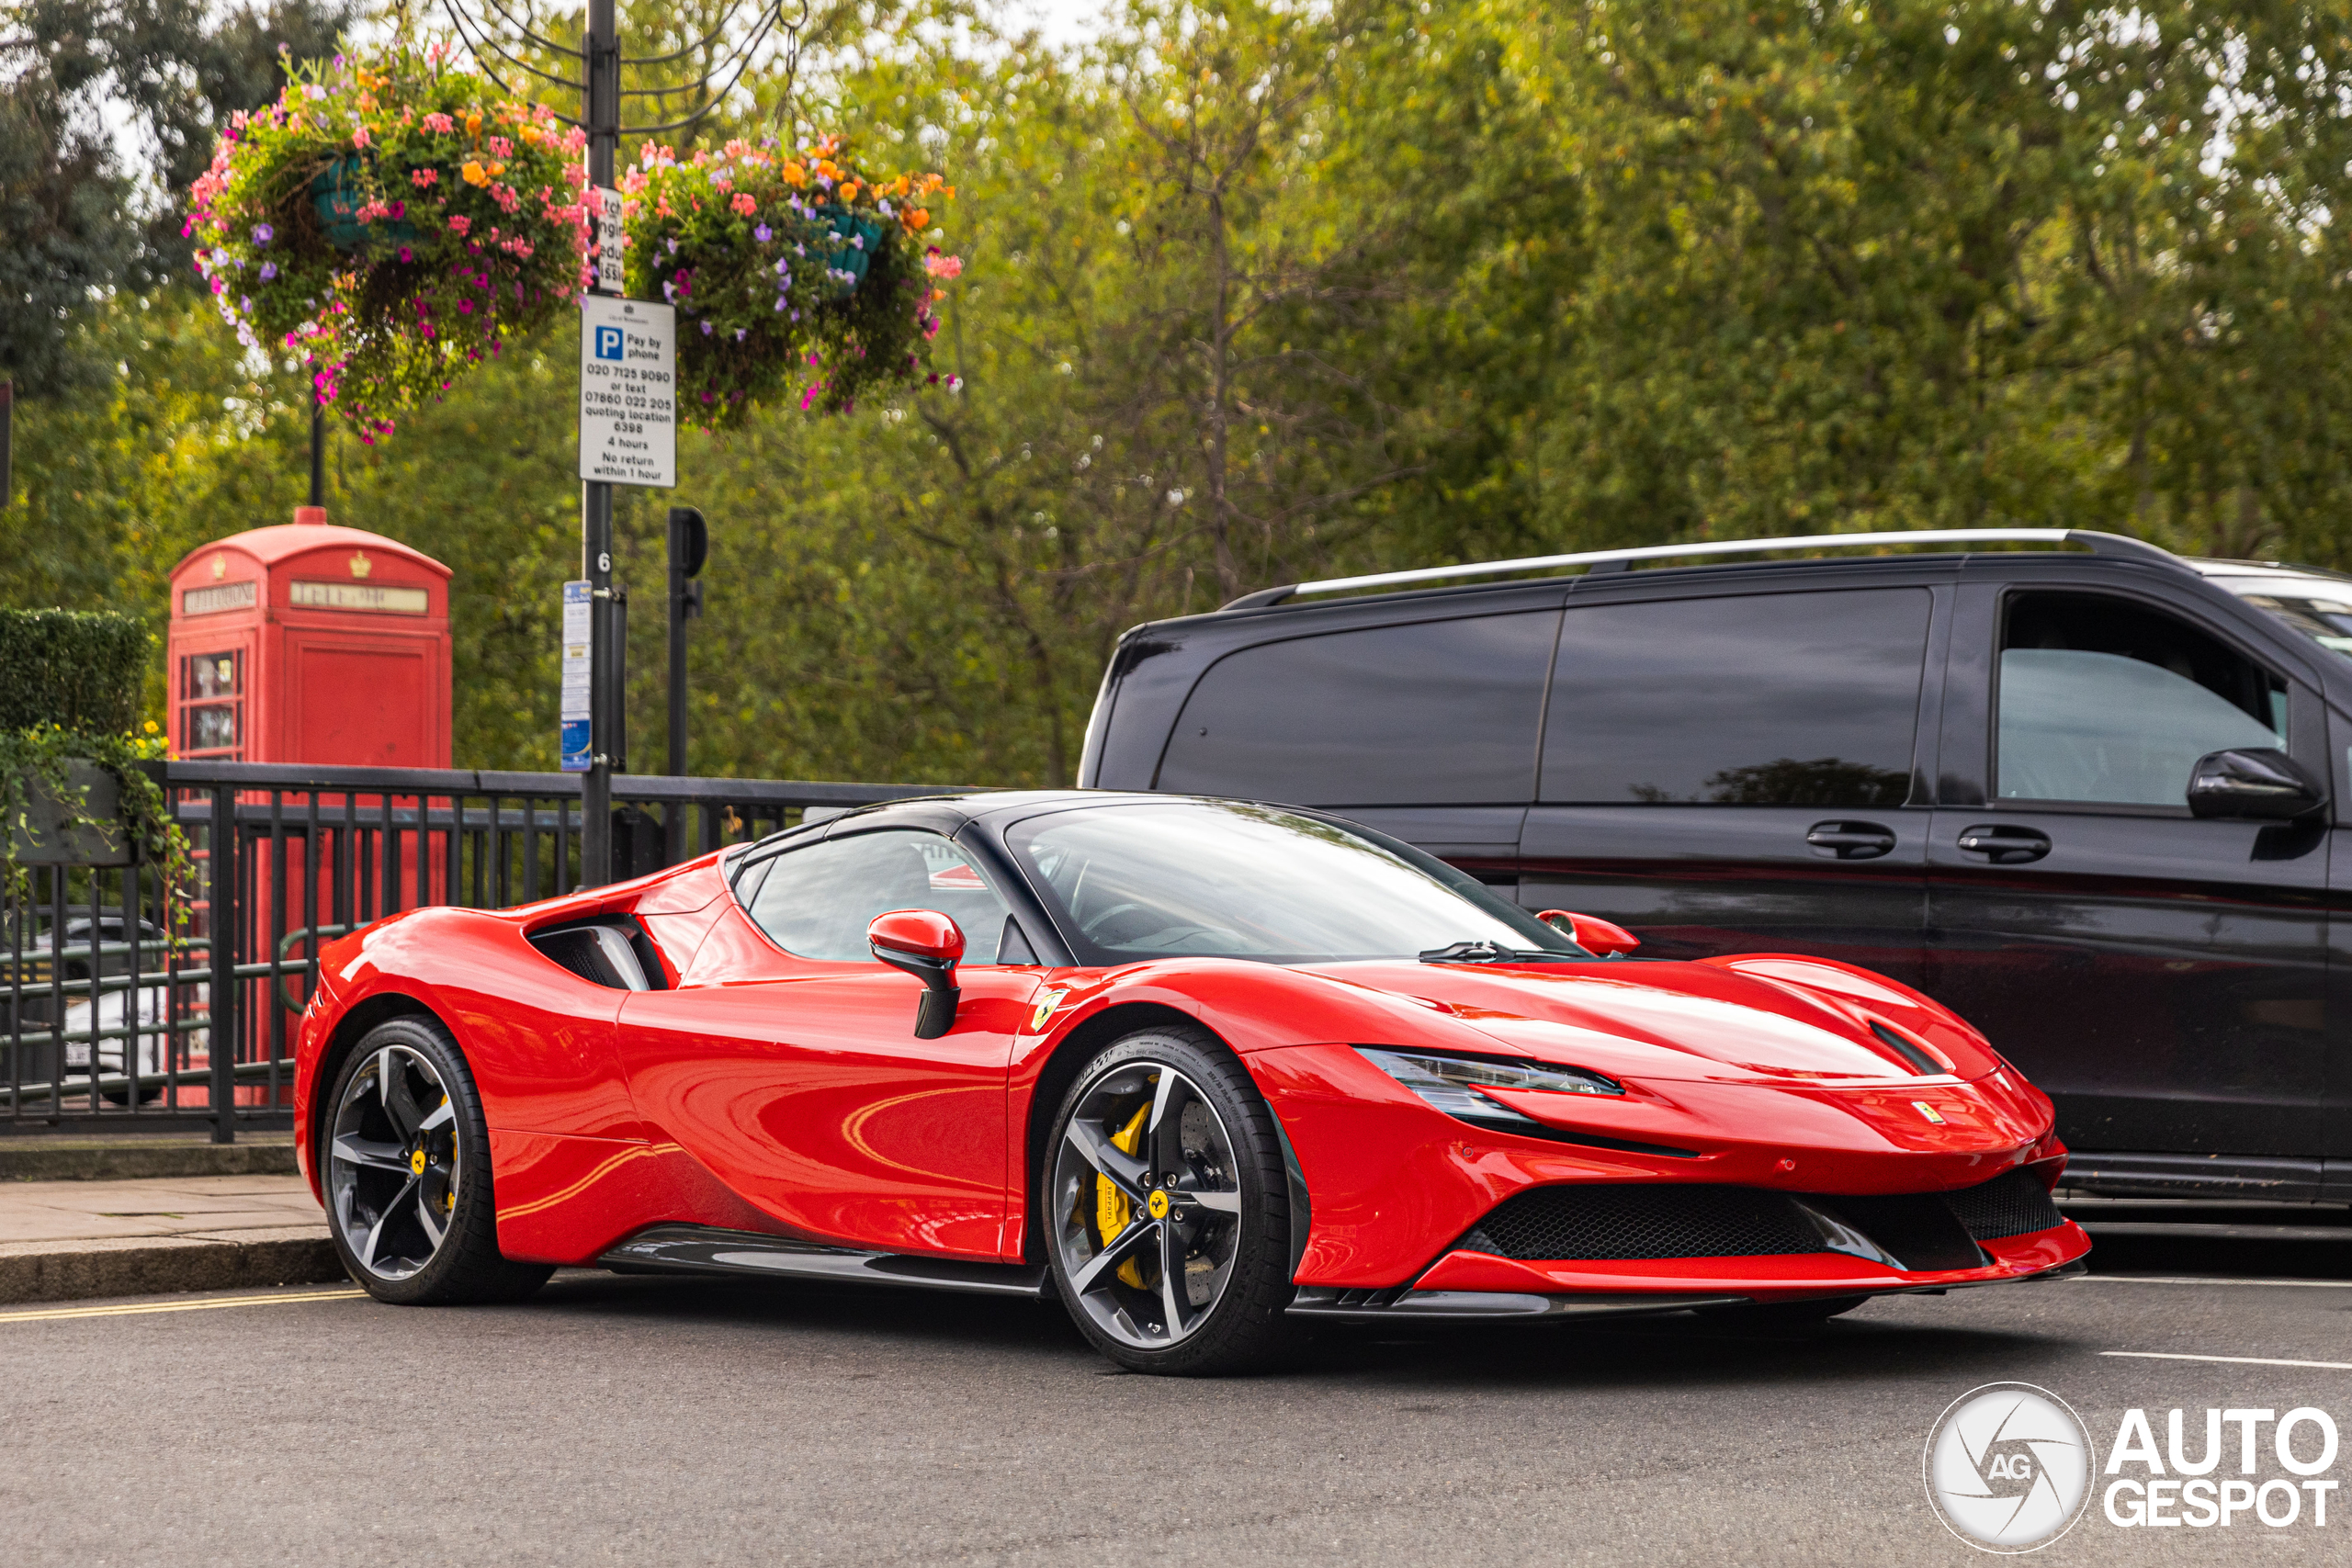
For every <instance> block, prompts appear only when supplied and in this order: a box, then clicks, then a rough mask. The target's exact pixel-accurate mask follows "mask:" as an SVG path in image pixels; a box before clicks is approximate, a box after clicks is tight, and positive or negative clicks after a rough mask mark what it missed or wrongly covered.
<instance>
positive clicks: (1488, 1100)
mask: <svg viewBox="0 0 2352 1568" xmlns="http://www.w3.org/2000/svg"><path fill="white" fill-rule="evenodd" d="M1356 1051H1357V1053H1358V1054H1359V1055H1362V1056H1363V1058H1364V1059H1365V1060H1366V1061H1368V1062H1370V1063H1371V1064H1372V1065H1373V1066H1376V1067H1378V1068H1379V1069H1380V1070H1381V1071H1382V1072H1384V1073H1386V1074H1387V1075H1388V1076H1389V1077H1392V1078H1395V1079H1396V1080H1397V1082H1398V1083H1400V1084H1403V1085H1404V1086H1405V1087H1406V1088H1407V1089H1411V1090H1412V1091H1413V1092H1414V1093H1415V1094H1418V1095H1419V1096H1420V1097H1421V1098H1422V1099H1423V1100H1427V1101H1428V1102H1429V1103H1430V1105H1432V1106H1434V1107H1435V1108H1436V1109H1438V1110H1440V1111H1444V1112H1445V1113H1446V1114H1447V1115H1448V1116H1452V1117H1454V1118H1457V1119H1458V1120H1461V1121H1464V1122H1476V1123H1477V1124H1479V1125H1481V1126H1487V1127H1498V1128H1504V1129H1510V1128H1514V1127H1521V1128H1524V1127H1539V1126H1541V1125H1543V1123H1541V1122H1537V1121H1536V1120H1535V1119H1534V1118H1533V1117H1532V1116H1523V1115H1521V1113H1520V1112H1518V1111H1514V1110H1512V1109H1511V1108H1510V1106H1508V1105H1505V1104H1504V1103H1503V1102H1502V1101H1501V1100H1496V1099H1494V1098H1493V1097H1491V1096H1489V1095H1486V1094H1482V1093H1480V1092H1479V1091H1480V1090H1481V1089H1529V1090H1534V1091H1536V1092H1539V1093H1545V1094H1608V1095H1622V1094H1623V1093H1624V1092H1625V1088H1624V1086H1623V1084H1620V1083H1616V1082H1613V1081H1611V1079H1608V1078H1605V1077H1601V1076H1600V1074H1599V1073H1594V1072H1588V1071H1586V1070H1585V1069H1584V1068H1582V1067H1558V1066H1550V1065H1548V1064H1537V1063H1534V1062H1498V1061H1492V1060H1488V1059H1486V1058H1482V1057H1477V1056H1440V1055H1431V1054H1430V1053H1428V1052H1425V1051H1395V1050H1390V1049H1388V1048H1386V1047H1385V1046H1377V1045H1359V1046H1357V1047H1356Z"/></svg>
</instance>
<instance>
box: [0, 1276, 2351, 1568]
mask: <svg viewBox="0 0 2352 1568" xmlns="http://www.w3.org/2000/svg"><path fill="white" fill-rule="evenodd" d="M2100 1256H2101V1260H2102V1265H2103V1267H2105V1268H2106V1269H2109V1270H2110V1272H2108V1273H2105V1274H2102V1275H2099V1276H2097V1277H2094V1278H2092V1279H2088V1280H2079V1281H2071V1282H2065V1283H2059V1284H2052V1285H2041V1286H2015V1287H2008V1288H2005V1289H1996V1290H1985V1291H1977V1292H1962V1293H1959V1294H1954V1295H1951V1296H1947V1297H1941V1298H1935V1297H1912V1298H1898V1299H1891V1300H1881V1301H1876V1302H1872V1303H1870V1304H1869V1305H1867V1306H1865V1307H1863V1308H1862V1309H1861V1310H1860V1311H1859V1312H1857V1313H1855V1314H1852V1315H1851V1316H1850V1317H1849V1318H1846V1319H1842V1320H1840V1321H1838V1323H1836V1324H1834V1325H1830V1326H1829V1327H1828V1328H1826V1330H1824V1331H1821V1332H1819V1333H1818V1334H1816V1335H1813V1336H1799V1337H1770V1336H1762V1337H1759V1336H1747V1335H1741V1334H1736V1333H1726V1332H1724V1331H1722V1330H1720V1329H1717V1328H1714V1327H1711V1326H1708V1325H1703V1324H1702V1323H1700V1322H1699V1321H1697V1320H1695V1319H1691V1318H1688V1317H1684V1318H1678V1319H1659V1320H1652V1321H1649V1322H1646V1323H1643V1324H1638V1325H1621V1326H1617V1327H1611V1328H1600V1327H1592V1326H1587V1327H1582V1328H1573V1329H1551V1330H1544V1331H1521V1332H1515V1333H1498V1332H1494V1331H1486V1332H1479V1333H1468V1332H1456V1333H1451V1334H1446V1335H1441V1336H1422V1337H1412V1338H1402V1337H1389V1336H1376V1335H1357V1336H1352V1337H1344V1338H1335V1339H1332V1340H1329V1341H1328V1342H1326V1343H1324V1344H1322V1345H1321V1346H1319V1347H1318V1348H1317V1349H1316V1350H1315V1351H1314V1352H1313V1353H1312V1354H1311V1355H1310V1357H1309V1358H1308V1359H1306V1362H1305V1363H1303V1364H1302V1365H1301V1366H1300V1367H1299V1368H1298V1369H1296V1370H1295V1371H1290V1372H1287V1373H1284V1374H1283V1375H1279V1376H1266V1377H1258V1378H1251V1379H1246V1380H1235V1381H1227V1382H1187V1381H1176V1380H1162V1379H1154V1378H1146V1377H1136V1376H1129V1375H1125V1374H1120V1373H1116V1372H1114V1371H1112V1370H1111V1369H1110V1368H1109V1367H1108V1366H1107V1364H1106V1363H1104V1362H1102V1361H1100V1360H1098V1359H1096V1358H1095V1357H1094V1356H1093V1355H1092V1354H1091V1352H1090V1351H1089V1350H1088V1349H1087V1348H1085V1347H1084V1346H1083V1344H1081V1343H1080V1341H1079V1339H1078V1337H1077V1336H1076V1334H1075V1333H1074V1331H1072V1330H1071V1329H1070V1328H1069V1326H1068V1325H1067V1323H1066V1322H1064V1321H1062V1320H1061V1319H1059V1318H1058V1317H1057V1315H1056V1314H1052V1313H1050V1312H1048V1311H1046V1310H1043V1309H1039V1308H1033V1307H1028V1306H1024V1305H1022V1304H1018V1303H1001V1302H991V1301H985V1300H974V1299H966V1298H958V1297H952V1296H937V1295H928V1294H919V1293H914V1292H904V1293H899V1292H857V1291H851V1290H846V1289H816V1288H785V1287H779V1286H775V1285H770V1284H766V1283H756V1284H736V1283H734V1282H732V1281H721V1282H715V1283H705V1282H700V1281H673V1280H646V1279H621V1278H616V1277H611V1276H605V1275H598V1274H591V1273H577V1274H573V1273H567V1274H564V1275H561V1276H559V1277H558V1279H557V1280H555V1281H554V1282H553V1283H552V1284H550V1285H549V1286H548V1289H547V1290H546V1291H545V1292H543V1293H542V1295H541V1296H540V1297H539V1298H538V1299H537V1300H536V1301H535V1302H533V1303H528V1304H526V1305H523V1306H519V1307H505V1308H496V1309H467V1310H448V1309H445V1310H403V1309H396V1308H389V1307H381V1306H378V1305H375V1304H374V1303H369V1302H368V1301H366V1300H364V1299H357V1298H355V1297H351V1296H348V1295H343V1294H339V1293H334V1292H326V1293H323V1294H322V1292H323V1291H324V1288H322V1287H310V1288H307V1289H303V1290H297V1291H285V1292H261V1293H258V1294H255V1295H252V1296H246V1297H240V1298H234V1299H235V1300H236V1301H237V1302H238V1303H239V1304H236V1305H231V1306H221V1307H213V1306H199V1307H197V1308H196V1309H195V1310H187V1309H188V1308H189V1307H190V1306H191V1305H192V1303H197V1302H205V1301H218V1300H222V1299H228V1298H218V1297H212V1298H187V1297H180V1298H171V1297H164V1298H150V1299H147V1300H145V1301H141V1302H132V1303H119V1304H116V1305H114V1306H111V1307H110V1306H108V1305H107V1304H103V1303H76V1304H75V1305H74V1306H71V1307H60V1308H50V1309H41V1310H42V1311H43V1312H44V1313H45V1314H49V1315H38V1316H26V1315H22V1311H21V1310H20V1309H10V1310H9V1311H8V1312H6V1313H0V1455H5V1464H0V1561H6V1562H17V1563H25V1564H36V1563H71V1564H74V1568H95V1565H97V1564H101V1563H110V1562H135V1563H141V1564H153V1563H216V1562H222V1563H225V1562H268V1563H273V1564H286V1563H306V1564H307V1563H343V1562H352V1563H368V1564H384V1565H391V1564H400V1565H402V1568H410V1565H424V1564H438V1563H459V1562H462V1563H467V1564H483V1563H507V1562H566V1563H569V1562H631V1563H645V1564H659V1565H662V1568H671V1565H673V1564H684V1563H703V1562H711V1563H730V1564H731V1563H828V1564H831V1563H840V1564H851V1563H856V1564H864V1563H875V1562H922V1563H933V1562H936V1563H950V1562H953V1563H964V1562H973V1563H996V1562H1004V1563H1013V1562H1020V1563H1070V1564H1085V1565H1087V1568H1106V1565H1114V1564H1119V1565H1125V1564H1158V1563H1184V1564H1198V1565H1208V1564H1218V1565H1223V1564H1250V1563H1285V1564H1287V1563H1327V1562H1329V1563H1349V1564H1357V1563H1365V1562H1382V1563H1388V1562H1397V1563H1465V1564H1471V1563H1475V1564H1478V1565H1480V1568H1487V1565H1504V1564H1517V1563H1546V1564H1548V1563H1569V1562H1600V1563H1609V1564H1612V1565H1627V1564H1645V1563H1732V1562H1739V1563H1751V1562H1764V1563H1779V1562H1805V1563H1815V1562H1818V1563H1837V1564H1859V1563H1889V1562H1955V1563H1957V1562H1982V1561H1986V1559H1985V1558H1982V1557H1980V1556H1979V1555H1978V1554H1977V1553H1976V1552H1975V1551H1973V1550H1971V1549H1970V1548H1968V1547H1965V1546H1963V1545H1962V1544H1961V1543H1960V1542H1959V1540H1957V1539H1955V1538H1954V1537H1952V1536H1951V1535H1950V1534H1949V1533H1947V1532H1946V1530H1945V1529H1944V1528H1943V1527H1942V1526H1941V1525H1940V1524H1939V1521H1938V1520H1937V1518H1936V1517H1935V1516H1934V1515H1933V1514H1932V1513H1931V1512H1930V1510H1929V1508H1928V1506H1927V1504H1926V1502H1925V1500H1924V1496H1923V1492H1922V1486H1921V1479H1920V1459H1921V1451H1922V1446H1923V1443H1924V1441H1925V1439H1926V1438H1927V1435H1928V1428H1929V1427H1930V1425H1931V1423H1932V1422H1933V1421H1934V1420H1935V1418H1936V1416H1938V1414H1939V1412H1940V1411H1942V1410H1943V1409H1944V1407H1945V1406H1946V1405H1947V1404H1949V1403H1950V1402H1951V1401H1952V1400H1953V1399H1954V1398H1956V1397H1957V1396H1959V1395H1960V1394H1962V1393H1964V1392H1966V1391H1967V1390H1969V1389H1971V1388H1973V1387H1974V1386H1976V1385H1978V1384H1982V1383H1985V1382H1995V1381H2002V1380H2019V1381H2025V1382H2034V1383H2038V1384H2040V1385H2041V1386H2043V1387H2045V1388H2048V1389H2050V1390H2052V1392H2054V1393H2057V1394H2059V1395H2060V1396H2061V1397H2062V1398H2063V1399H2064V1400H2065V1401H2067V1402H2068V1403H2069V1404H2072V1405H2073V1407H2074V1408H2075V1410H2076V1411H2078V1412H2079V1413H2080V1414H2081V1416H2083V1418H2084V1420H2085V1422H2086V1425H2087V1427H2088V1428H2089V1431H2090V1433H2091V1436H2092V1438H2093V1440H2094V1442H2095V1444H2096V1445H2097V1446H2098V1450H2099V1452H2100V1454H2101V1456H2102V1458H2104V1456H2105V1455H2106V1454H2107V1452H2108V1451H2109V1449H2110V1447H2111V1446H2112V1445H2113V1443H2114V1440H2115V1438H2116V1435H2117V1432H2118V1427H2119V1423H2120V1419H2121V1417H2122V1414H2123V1411H2124V1410H2125V1409H2126V1407H2129V1406H2140V1407H2143V1408H2148V1409H2150V1410H2151V1411H2152V1413H2153V1415H2154V1427H2155V1432H2156V1436H2157V1440H2158V1442H2159V1443H2160V1444H2161V1443H2162V1441H2163V1437H2164V1421H2165V1414H2164V1413H2165V1410H2166V1409H2168V1408H2170V1407H2174V1406H2181V1407H2186V1408H2187V1409H2188V1411H2189V1424H2190V1432H2191V1448H2192V1450H2193V1449H2194V1448H2196V1447H2197V1446H2199V1443H2200V1442H2201V1438H2202V1430H2201V1427H2202V1422H2203V1419H2204V1416H2203V1410H2204V1408H2205V1407H2206V1406H2209V1405H2210V1406H2214V1407H2237V1408H2244V1407H2267V1408H2270V1409H2273V1410H2275V1411H2277V1412H2278V1413H2279V1414H2284V1413H2285V1412H2287V1411H2288V1410H2290V1409H2292V1408H2295V1407H2298V1406H2304V1405H2314V1406H2320V1407H2323V1408H2325V1409H2328V1410H2330V1411H2332V1412H2333V1413H2334V1414H2335V1417H2336V1419H2337V1421H2338V1423H2339V1424H2340V1425H2341V1426H2343V1427H2345V1428H2346V1434H2345V1435H2346V1444H2345V1448H2346V1452H2345V1454H2344V1455H2343V1456H2342V1457H2341V1458H2339V1459H2338V1461H2337V1462H2336V1464H2335V1467H2334V1469H2333V1470H2332V1471H2331V1472H2328V1473H2329V1474H2332V1475H2335V1476H2339V1477H2342V1478H2344V1479H2345V1480H2346V1481H2347V1483H2352V1336H2347V1334H2346V1321H2347V1319H2346V1314H2347V1313H2352V1287H2347V1285H2346V1284H2345V1283H2342V1282H2338V1283H2333V1284H2329V1283H2301V1284H2281V1283H2264V1282H2259V1281H2262V1280H2276V1279H2278V1278H2281V1277H2298V1276H2299V1277H2305V1278H2310V1277H2318V1276H2329V1275H2334V1276H2345V1275H2347V1274H2352V1268H2347V1267H2346V1264H2347V1263H2352V1246H2346V1245H2345V1244H2335V1243H2328V1244H2310V1245H2304V1246H2299V1247H2298V1246H2286V1247H2259V1246H2250V1245H2240V1244H2207V1243H2179V1242H2170V1241H2166V1242H2151V1241H2145V1240H2140V1239H2135V1240H2133V1241H2132V1242H2131V1243H2129V1244H2124V1245H2118V1246H2114V1247H2103V1248H2102V1249H2101V1255H2100ZM2225 1269H2226V1270H2233V1271H2234V1274H2233V1282H2219V1281H2203V1282H2199V1281H2193V1280H2192V1281H2191V1282H2183V1283H2166V1282H2156V1280H2177V1279H2182V1278H2184V1277H2186V1276H2188V1275H2191V1274H2202V1273H2216V1272H2219V1271H2222V1270H2225ZM2152 1275H2153V1276H2155V1279H2154V1280H2152V1279H2151V1278H2149V1276H2152ZM295 1298H302V1299H295ZM124 1309H133V1310H124ZM157 1309H174V1310H157ZM2116 1351H2135V1352H2160V1353H2165V1354H2170V1355H2188V1356H2229V1357H2250V1358H2269V1359H2288V1360H2313V1361H2334V1362H2338V1363H2344V1365H2340V1366H2337V1367H2335V1368H2312V1367H2284V1366H2266V1365H2256V1364H2245V1363H2239V1362H2228V1361H2203V1360H2162V1359H2138V1358H2129V1357H2121V1356H2117V1355H2113V1354H2109V1352H2116ZM2231 1430H2232V1431H2234V1428H2232V1429H2231ZM2309 1435H2310V1433H2309V1429H2308V1428H2307V1429H2306V1431H2305V1436H2306V1438H2308V1437H2309ZM2229 1440H2230V1443H2231V1450H2230V1453H2231V1459H2230V1462H2228V1463H2226V1464H2224V1465H2223V1466H2222V1471H2221V1472H2217V1473H2219V1474H2232V1473H2234V1472H2235V1469H2236V1463H2237V1461H2236V1450H2235V1446H2234V1445H2235V1438H2234V1437H2232V1438H2230V1439H2229ZM2304 1446H2305V1448H2306V1449H2307V1450H2308V1449H2309V1447H2310V1446H2311V1445H2310V1443H2309V1442H2306V1444H2305V1445H2304ZM2263 1449H2264V1452H2263V1453H2262V1454H2261V1455H2260V1456H2258V1457H2259V1458H2260V1461H2261V1465H2260V1468H2261V1471H2262V1475H2261V1476H2257V1477H2256V1479H2257V1480H2259V1479H2261V1478H2262V1477H2263V1476H2267V1477H2279V1476H2283V1475H2284V1474H2285V1472H2282V1471H2281V1470H2279V1468H2278V1465H2277V1463H2276V1462H2275V1461H2273V1460H2271V1459H2270V1457H2269V1454H2268V1438H2267V1432H2266V1433H2265V1435H2264V1439H2263ZM2306 1457H2308V1455H2306ZM2125 1473H2129V1474H2139V1473H2144V1471H2143V1469H2140V1468H2136V1467H2135V1468H2134V1469H2132V1470H2130V1471H2127V1472H2125ZM2102 1479H2103V1478H2102ZM2274 1503H2278V1506H2280V1507H2283V1502H2281V1501H2280V1500H2278V1499H2274ZM2346 1532H2352V1497H2346V1496H2345V1495H2344V1494H2343V1493H2342V1492H2339V1493H2338V1494H2336V1507H2335V1509H2332V1510H2331V1512H2330V1513H2329V1516H2328V1524H2327V1527H2326V1528H2324V1529H2318V1528H2313V1527H2312V1524H2311V1523H2310V1518H2309V1510H2308V1509H2307V1508H2306V1509H2305V1510H2304V1512H2303V1515H2302V1517H2301V1518H2300V1519H2299V1520H2298V1522H2297V1523H2296V1524H2294V1525H2292V1526H2288V1527H2284V1528H2276V1529H2273V1528H2267V1527H2265V1526H2263V1525H2261V1524H2260V1523H2258V1522H2256V1519H2255V1518H2254V1517H2251V1516H2249V1515H2245V1514H2241V1515H2239V1516H2238V1517H2236V1519H2235V1521H2234V1523H2233V1525H2232V1526H2231V1527H2230V1528H2227V1529H2222V1528H2209V1529H2145V1528H2142V1529H2121V1528H2119V1527H2117V1526H2115V1525H2113V1524H2111V1523H2109V1522H2108V1521H2107V1520H2106V1519H2105V1518H2104V1517H2102V1515H2101V1512H2100V1508H2099V1505H2098V1502H2097V1501H2096V1500H2095V1501H2094V1502H2093V1504H2092V1506H2091V1509H2090V1511H2089V1513H2088V1514H2086V1517H2084V1519H2083V1521H2082V1522H2081V1523H2080V1524H2079V1525H2078V1526H2077V1527H2076V1528H2075V1530H2074V1531H2073V1533H2072V1534H2070V1535H2069V1536H2067V1537H2066V1538H2064V1540H2060V1541H2058V1542H2057V1543H2056V1544H2055V1545H2053V1546H2052V1547H2050V1548H2049V1549H2047V1550H2046V1551H2042V1552H2041V1553H2040V1554H2038V1555H2037V1557H2036V1558H2034V1559H2033V1561H2035V1562H2131V1563H2139V1562H2241V1561H2244V1562H2256V1561H2258V1562H2264V1563H2299V1562H2322V1561H2330V1562H2343V1561H2345V1560H2346V1549H2345V1546H2344V1544H2343V1542H2344V1540H2345V1539H2346Z"/></svg>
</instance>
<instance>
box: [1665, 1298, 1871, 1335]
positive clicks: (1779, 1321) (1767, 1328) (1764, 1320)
mask: <svg viewBox="0 0 2352 1568" xmlns="http://www.w3.org/2000/svg"><path fill="white" fill-rule="evenodd" d="M1868 1300H1870V1297H1868V1296H1821V1297H1817V1298H1816V1299H1815V1300H1813V1301H1807V1302H1748V1303H1745V1304H1743V1305H1740V1306H1719V1307H1701V1308H1700V1309H1699V1315H1700V1316H1701V1317H1703V1318H1705V1319H1707V1320H1708V1321H1709V1322H1711V1323H1714V1324H1717V1325H1721V1326H1723V1327H1724V1328H1737V1329H1752V1330H1756V1331H1758V1332H1763V1333H1771V1334H1787V1333H1791V1332H1794V1331H1798V1330H1803V1329H1807V1328H1818V1327H1820V1326H1821V1325H1823V1324H1825V1323H1827V1322H1828V1321H1829V1320H1830V1319H1831V1318H1833V1317H1837V1316H1839V1315H1840V1314H1845V1313H1849V1312H1851V1311H1853V1310H1854V1309H1855V1308H1856V1307H1858V1306H1860V1305H1861V1304H1862V1303H1864V1302H1866V1301H1868Z"/></svg>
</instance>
